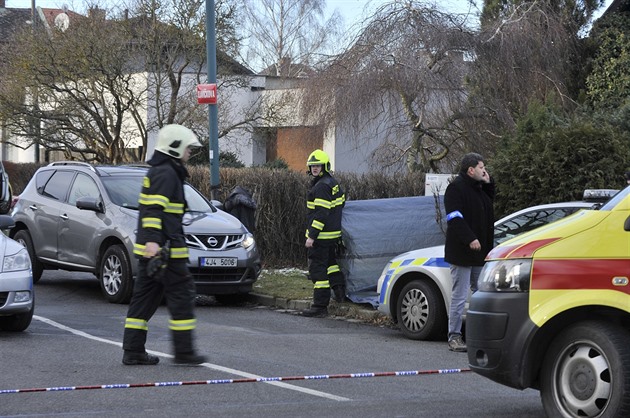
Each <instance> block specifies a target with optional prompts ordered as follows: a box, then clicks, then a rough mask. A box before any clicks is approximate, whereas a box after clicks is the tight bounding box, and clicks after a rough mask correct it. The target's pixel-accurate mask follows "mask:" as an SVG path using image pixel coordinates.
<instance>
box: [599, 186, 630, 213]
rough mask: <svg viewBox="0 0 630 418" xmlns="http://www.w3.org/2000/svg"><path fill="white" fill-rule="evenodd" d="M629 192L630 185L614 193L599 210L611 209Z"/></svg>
mask: <svg viewBox="0 0 630 418" xmlns="http://www.w3.org/2000/svg"><path fill="white" fill-rule="evenodd" d="M629 194H630V186H628V187H626V188H625V189H623V190H621V191H620V192H619V193H617V194H616V195H614V196H613V197H612V199H610V200H609V201H608V202H606V204H605V205H604V206H602V207H601V208H599V210H612V209H613V208H614V207H615V206H617V205H618V204H619V202H621V201H622V200H624V199H625V198H626V197H627V196H628V195H629Z"/></svg>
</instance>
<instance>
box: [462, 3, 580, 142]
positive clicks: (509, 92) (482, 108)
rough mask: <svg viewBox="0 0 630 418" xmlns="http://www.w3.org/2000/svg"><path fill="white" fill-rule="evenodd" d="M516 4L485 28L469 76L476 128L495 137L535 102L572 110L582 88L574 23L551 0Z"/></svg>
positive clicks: (578, 47) (478, 41) (578, 49)
mask: <svg viewBox="0 0 630 418" xmlns="http://www.w3.org/2000/svg"><path fill="white" fill-rule="evenodd" d="M518 3H519V4H516V5H514V6H512V7H509V8H506V9H504V11H503V14H502V17H501V18H500V19H498V20H495V21H494V22H492V24H490V23H489V22H486V24H485V25H484V27H483V28H482V30H481V32H480V34H479V36H478V37H477V38H476V39H477V43H476V46H475V48H474V51H475V54H476V59H475V60H474V63H473V65H472V66H471V73H470V77H469V81H470V84H471V86H474V93H473V97H472V98H471V106H474V107H475V109H476V115H477V116H478V117H477V118H476V123H477V129H478V130H479V131H482V132H485V133H486V134H488V135H490V136H493V137H496V138H498V137H501V136H502V135H503V134H504V133H505V132H509V131H511V130H512V129H513V128H514V127H515V124H516V121H517V120H518V118H519V117H520V116H521V115H523V114H525V112H526V111H527V108H528V106H529V105H530V103H532V102H533V101H536V102H539V103H555V104H556V105H558V106H560V107H562V108H564V109H565V110H571V109H573V108H575V106H576V98H577V94H578V92H579V90H578V89H577V87H576V84H579V83H576V79H577V78H578V77H577V75H576V70H577V69H580V68H581V67H582V65H581V64H582V58H581V53H582V52H581V43H580V40H579V38H578V36H577V32H576V31H575V27H574V25H573V24H568V23H567V20H566V19H567V15H566V14H565V13H562V12H561V11H559V10H558V8H557V7H555V6H554V7H550V6H548V5H547V4H546V3H547V2H544V1H534V2H518Z"/></svg>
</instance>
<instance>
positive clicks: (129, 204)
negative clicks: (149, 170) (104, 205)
mask: <svg viewBox="0 0 630 418" xmlns="http://www.w3.org/2000/svg"><path fill="white" fill-rule="evenodd" d="M142 179H143V176H124V177H123V176H111V177H103V178H102V181H103V186H104V187H105V190H106V191H107V194H108V195H109V198H110V199H111V201H112V203H114V204H115V205H118V206H122V207H123V208H129V209H138V196H140V191H141V190H142Z"/></svg>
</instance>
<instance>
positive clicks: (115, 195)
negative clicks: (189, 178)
mask: <svg viewBox="0 0 630 418" xmlns="http://www.w3.org/2000/svg"><path fill="white" fill-rule="evenodd" d="M142 179H143V177H142V176H111V177H103V178H102V181H103V185H104V186H105V189H106V190H107V194H108V195H109V197H110V199H111V200H112V202H113V203H114V204H115V205H118V206H122V207H124V208H129V209H138V196H139V195H140V190H142ZM184 194H185V195H186V204H187V211H192V212H212V207H211V206H210V204H209V203H208V201H207V200H206V199H205V198H204V197H203V196H202V195H201V194H200V193H199V192H197V191H196V190H195V189H194V188H192V187H191V186H190V185H189V184H185V185H184Z"/></svg>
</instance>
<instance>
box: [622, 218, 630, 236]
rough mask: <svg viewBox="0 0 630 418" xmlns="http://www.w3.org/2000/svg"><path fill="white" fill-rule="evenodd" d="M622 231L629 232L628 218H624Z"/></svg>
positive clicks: (629, 221)
mask: <svg viewBox="0 0 630 418" xmlns="http://www.w3.org/2000/svg"><path fill="white" fill-rule="evenodd" d="M623 229H624V231H628V232H630V216H628V217H627V218H626V222H625V223H624V224H623Z"/></svg>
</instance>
